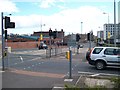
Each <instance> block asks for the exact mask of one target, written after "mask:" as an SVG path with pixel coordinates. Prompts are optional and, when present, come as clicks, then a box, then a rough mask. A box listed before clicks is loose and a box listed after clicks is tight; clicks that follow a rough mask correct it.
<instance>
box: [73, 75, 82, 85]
mask: <svg viewBox="0 0 120 90" xmlns="http://www.w3.org/2000/svg"><path fill="white" fill-rule="evenodd" d="M81 77H82V75H81V76H80V77H79V79H78V80H77V82H76V83H75V85H77V84H78V82H79V81H80V79H81Z"/></svg>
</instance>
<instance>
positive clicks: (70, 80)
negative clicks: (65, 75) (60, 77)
mask: <svg viewBox="0 0 120 90" xmlns="http://www.w3.org/2000/svg"><path fill="white" fill-rule="evenodd" d="M72 81H73V79H64V82H72Z"/></svg>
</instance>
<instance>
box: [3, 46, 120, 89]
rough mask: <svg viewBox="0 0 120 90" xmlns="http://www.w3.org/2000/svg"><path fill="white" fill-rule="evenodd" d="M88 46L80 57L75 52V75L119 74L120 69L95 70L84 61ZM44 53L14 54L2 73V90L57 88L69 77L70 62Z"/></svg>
mask: <svg viewBox="0 0 120 90" xmlns="http://www.w3.org/2000/svg"><path fill="white" fill-rule="evenodd" d="M88 46H89V45H88V44H85V45H84V48H80V49H79V54H76V51H77V50H76V49H75V48H72V50H73V54H72V57H73V58H72V75H81V74H86V73H87V74H91V73H92V74H98V73H101V74H107V75H111V74H116V75H117V74H118V70H120V69H119V68H111V67H109V68H107V69H106V70H96V69H95V68H94V67H93V66H91V65H89V64H88V62H87V61H86V59H85V54H86V51H87V50H88ZM93 46H94V45H93ZM64 50H65V51H66V50H68V48H66V49H64ZM38 53H39V54H38ZM40 53H41V55H40ZM43 53H44V54H45V50H35V49H32V50H19V51H18V50H14V51H13V52H12V53H11V54H9V62H8V66H9V68H10V71H9V72H4V73H3V87H7V88H11V87H13V88H14V87H16V88H21V87H22V88H46V87H47V88H52V87H53V86H54V84H56V83H57V82H61V81H63V79H64V78H65V77H66V76H69V61H68V60H67V59H66V58H65V53H63V54H60V55H57V56H52V57H51V58H46V57H44V54H43Z"/></svg>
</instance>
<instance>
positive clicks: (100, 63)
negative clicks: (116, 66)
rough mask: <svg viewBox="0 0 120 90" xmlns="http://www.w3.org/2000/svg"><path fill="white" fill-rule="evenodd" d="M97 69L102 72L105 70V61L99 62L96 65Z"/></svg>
mask: <svg viewBox="0 0 120 90" xmlns="http://www.w3.org/2000/svg"><path fill="white" fill-rule="evenodd" d="M95 67H96V69H98V70H102V69H105V63H104V62H103V61H97V62H96V63H95Z"/></svg>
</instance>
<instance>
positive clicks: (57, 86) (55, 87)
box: [53, 86, 64, 89]
mask: <svg viewBox="0 0 120 90" xmlns="http://www.w3.org/2000/svg"><path fill="white" fill-rule="evenodd" d="M53 88H59V89H60V88H61V89H62V88H64V87H58V86H55V87H53Z"/></svg>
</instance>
